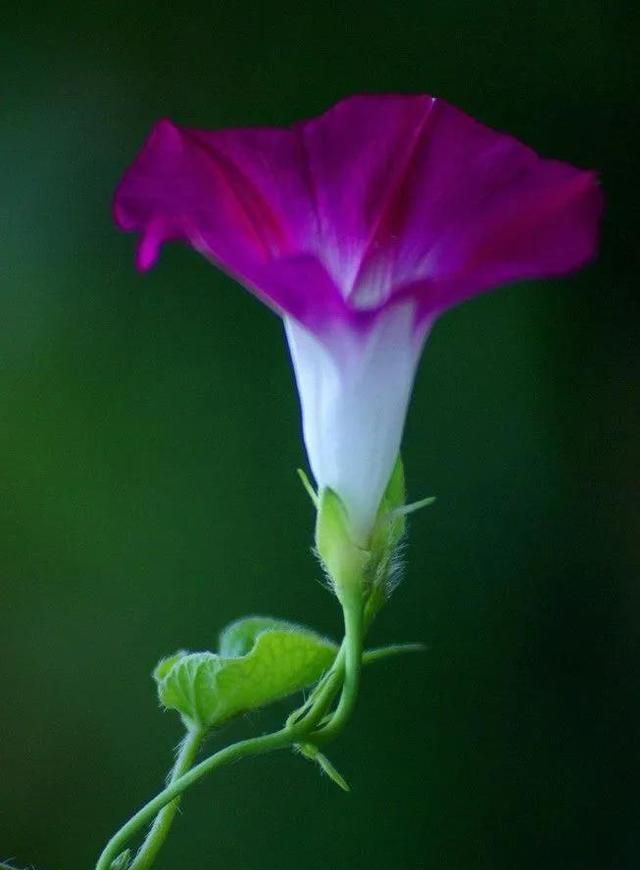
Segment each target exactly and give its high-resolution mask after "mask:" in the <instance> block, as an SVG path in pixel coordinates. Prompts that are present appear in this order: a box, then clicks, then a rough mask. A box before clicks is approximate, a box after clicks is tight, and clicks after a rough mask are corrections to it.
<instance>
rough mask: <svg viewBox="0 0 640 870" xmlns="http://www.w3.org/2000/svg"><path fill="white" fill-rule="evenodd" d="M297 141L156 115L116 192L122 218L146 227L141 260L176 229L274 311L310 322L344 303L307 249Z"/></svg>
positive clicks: (146, 261) (310, 223) (309, 227)
mask: <svg viewBox="0 0 640 870" xmlns="http://www.w3.org/2000/svg"><path fill="white" fill-rule="evenodd" d="M299 149H300V145H299V141H298V137H297V136H295V135H294V134H293V133H292V132H291V131H286V130H269V129H264V130H262V129H246V130H226V131H220V132H214V133H207V132H202V131H198V130H185V129H181V128H178V127H176V126H175V125H174V124H172V123H171V122H170V121H167V120H163V121H160V122H159V123H158V124H157V125H156V127H155V128H154V130H153V132H152V133H151V135H150V137H149V139H148V140H147V142H146V144H145V147H144V148H143V150H142V151H141V153H140V154H139V156H138V157H137V159H136V161H135V162H134V163H133V165H132V166H131V167H130V169H129V170H128V172H127V173H126V175H125V177H124V179H123V181H122V182H121V184H120V186H119V188H118V190H117V192H116V196H115V201H114V213H115V218H116V221H117V223H118V224H119V226H120V227H122V229H125V230H133V231H137V232H140V233H141V234H142V235H141V241H140V243H139V247H138V256H137V264H138V267H139V268H140V269H143V270H145V269H148V268H150V267H151V266H152V265H153V264H154V263H155V261H156V259H157V257H158V254H159V250H160V247H161V246H162V244H163V243H164V242H166V241H170V240H175V239H180V240H183V241H186V242H188V243H190V244H191V245H192V246H193V247H194V248H196V249H197V250H199V251H200V252H202V253H203V254H205V255H206V256H208V257H210V258H211V259H212V260H214V261H215V262H216V263H218V264H219V265H220V266H221V267H222V268H224V269H225V270H227V271H228V272H230V273H231V274H232V275H233V276H234V277H236V278H237V279H238V280H239V281H241V282H243V283H245V284H246V285H247V286H249V287H250V288H251V289H252V290H254V291H255V292H256V293H257V294H258V295H259V296H261V298H263V299H264V300H265V301H266V302H268V303H269V304H271V305H272V306H273V307H275V308H276V309H277V310H278V311H279V312H280V313H290V314H291V315H292V316H296V317H300V318H301V319H302V320H304V322H308V323H315V322H317V321H318V320H323V319H325V318H326V316H327V315H328V314H331V312H333V313H335V311H334V309H341V308H342V307H344V303H343V301H342V296H341V294H340V291H339V290H338V288H337V287H336V286H335V285H334V284H333V282H332V280H331V278H330V277H329V275H328V274H327V272H326V270H325V269H324V267H323V265H322V263H321V262H320V261H318V260H317V259H316V258H314V257H313V256H312V255H311V254H310V253H306V252H305V245H304V241H303V239H304V238H305V237H306V236H307V235H308V233H309V232H310V231H313V229H314V228H315V215H314V212H313V209H312V206H311V199H310V197H309V196H308V193H307V186H306V181H305V180H304V178H303V177H302V176H301V174H300V173H299V171H298V169H299V165H300V157H299ZM276 264H277V268H276Z"/></svg>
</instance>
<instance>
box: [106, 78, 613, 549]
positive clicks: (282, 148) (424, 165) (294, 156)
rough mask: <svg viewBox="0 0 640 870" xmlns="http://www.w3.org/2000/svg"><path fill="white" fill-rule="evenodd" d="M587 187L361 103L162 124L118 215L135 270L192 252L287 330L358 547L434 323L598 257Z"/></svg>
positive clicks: (496, 139) (318, 455)
mask: <svg viewBox="0 0 640 870" xmlns="http://www.w3.org/2000/svg"><path fill="white" fill-rule="evenodd" d="M601 206H602V200H601V193H600V190H599V188H598V184H597V181H596V177H595V175H594V173H592V172H586V171H582V170H579V169H575V168H574V167H572V166H570V165H568V164H566V163H562V162H559V161H556V160H543V159H541V158H540V157H538V156H537V155H536V154H535V153H534V152H533V151H531V150H530V149H529V148H527V147H526V146H525V145H522V144H521V143H520V142H518V141H517V140H515V139H513V138H512V137H510V136H507V135H504V134H503V133H498V132H496V131H494V130H491V129H489V128H488V127H485V126H483V125H482V124H480V123H478V122H476V121H474V120H473V119H472V118H470V117H468V116H467V115H465V114H464V113H463V112H461V111H459V110H458V109H456V108H454V107H453V106H450V105H448V104H447V103H445V102H443V101H442V100H439V99H435V98H434V97H429V96H398V95H384V96H356V97H350V98H348V99H345V100H343V101H342V102H340V103H338V104H337V105H336V106H334V107H333V108H331V109H329V111H327V112H326V113H325V114H324V115H321V116H320V117H318V118H314V119H313V120H310V121H304V122H302V123H298V124H294V125H293V126H291V127H288V128H285V129H271V128H246V129H234V130H219V131H213V132H207V131H203V130H192V129H185V128H181V127H177V126H175V125H174V124H173V123H171V122H170V121H168V120H162V121H160V122H159V123H158V124H157V125H156V127H155V128H154V130H153V131H152V133H151V135H150V137H149V139H148V141H147V142H146V144H145V146H144V148H143V150H142V151H141V153H140V154H139V155H138V157H137V159H136V160H135V162H134V163H133V165H132V166H131V168H130V169H129V170H128V172H127V174H126V175H125V177H124V179H123V181H122V183H121V185H120V187H119V189H118V191H117V194H116V198H115V216H116V220H117V222H118V224H119V225H120V227H122V228H123V229H125V230H133V231H137V232H139V233H141V240H140V244H139V247H138V255H137V263H138V266H139V268H140V269H143V270H144V269H148V268H150V267H151V266H152V265H153V264H154V263H155V261H156V259H157V257H158V253H159V250H160V247H161V245H162V244H163V243H164V242H166V241H169V240H173V239H180V240H183V241H186V242H188V243H189V244H190V245H192V246H193V247H194V248H196V249H197V250H198V251H200V252H201V253H202V254H204V255H205V256H206V257H208V258H209V259H210V260H212V261H213V262H214V263H215V264H216V265H218V266H220V267H221V268H222V269H224V270H225V271H226V272H228V273H229V274H231V275H232V276H233V277H234V278H236V279H237V280H238V281H239V282H240V283H242V284H244V285H245V286H246V287H247V288H248V289H249V290H251V291H252V292H253V293H255V294H256V296H258V297H259V298H260V299H262V300H263V301H264V302H266V303H267V304H268V305H270V306H271V307H272V308H274V309H275V310H276V311H277V312H278V314H280V315H281V316H282V318H283V320H284V324H285V330H286V335H287V339H288V341H289V347H290V350H291V356H292V358H293V364H294V368H295V373H296V379H297V384H298V389H299V392H300V399H301V404H302V416H303V428H304V437H305V443H306V447H307V452H308V455H309V462H310V465H311V468H312V471H313V474H314V476H315V479H316V482H317V484H318V487H319V489H323V488H324V487H331V488H332V489H333V490H334V491H335V492H336V493H337V494H338V495H339V496H340V498H341V499H342V501H343V503H344V505H345V507H346V509H347V512H348V515H349V520H350V523H351V527H352V530H353V534H354V537H355V538H356V540H358V541H359V542H360V543H363V544H366V542H367V540H368V537H369V535H370V532H371V529H372V525H373V523H374V520H375V516H376V513H377V510H378V506H379V504H380V500H381V497H382V494H383V492H384V489H385V486H386V484H387V481H388V479H389V475H390V473H391V470H392V468H393V465H394V463H395V460H396V457H397V454H398V450H399V447H400V441H401V437H402V430H403V427H404V420H405V415H406V410H407V405H408V402H409V396H410V393H411V387H412V382H413V377H414V373H415V370H416V366H417V363H418V359H419V356H420V353H421V350H422V347H423V345H424V341H425V338H426V336H427V333H428V332H429V329H430V327H431V325H432V323H433V322H434V320H435V318H436V317H437V316H438V315H439V314H441V313H442V312H443V311H444V310H446V309H447V308H449V307H450V306H452V305H455V304H457V303H458V302H461V301H462V300H464V299H467V298H469V297H470V296H473V295H475V294H476V293H480V292H482V291H485V290H490V289H492V288H495V287H497V286H499V285H501V284H505V283H508V282H511V281H517V280H522V279H527V278H540V277H545V276H550V275H559V274H562V273H564V272H567V271H569V270H571V269H575V268H577V267H579V266H581V265H583V264H584V263H586V262H587V261H588V260H589V259H590V258H591V257H592V256H593V254H594V250H595V247H596V243H597V226H598V218H599V214H600V211H601Z"/></svg>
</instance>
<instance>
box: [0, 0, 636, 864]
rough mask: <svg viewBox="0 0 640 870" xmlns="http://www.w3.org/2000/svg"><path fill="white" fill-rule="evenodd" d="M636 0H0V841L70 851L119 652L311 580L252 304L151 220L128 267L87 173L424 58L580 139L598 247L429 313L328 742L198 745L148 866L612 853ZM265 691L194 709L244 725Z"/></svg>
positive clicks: (620, 771) (105, 194) (622, 705)
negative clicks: (414, 503)
mask: <svg viewBox="0 0 640 870" xmlns="http://www.w3.org/2000/svg"><path fill="white" fill-rule="evenodd" d="M634 6H635V4H633V3H631V2H624V0H616V2H611V0H538V2H535V0H522V2H519V3H515V2H512V0H492V2H488V0H486V2H469V0H465V2H451V0H431V2H429V3H425V2H417V0H416V2H412V0H409V2H407V3H403V4H394V3H389V2H387V0H385V2H380V0H369V2H367V3H359V2H351V3H344V4H334V3H325V2H317V0H311V2H307V3H297V4H293V3H282V2H271V0H265V2H263V3H261V4H257V3H254V4H252V3H248V4H247V3H242V4H241V3H232V2H206V3H205V2H202V3H197V2H193V0H184V2H181V3H173V4H172V3H151V2H148V0H138V2H131V3H116V2H112V3H87V2H83V3H80V2H70V0H61V2H59V3H56V4H53V3H41V4H37V3H28V2H26V3H21V4H5V5H4V6H3V10H2V26H1V30H0V72H1V76H0V80H1V84H0V90H1V92H2V99H1V101H0V154H1V155H2V159H1V164H0V167H1V168H0V178H1V182H0V282H1V284H0V583H1V587H0V596H1V599H0V600H1V613H2V629H1V634H0V647H1V650H2V654H1V657H0V676H1V685H2V691H1V695H0V709H1V715H0V777H1V789H0V857H2V858H4V857H7V858H8V857H11V858H13V859H15V861H16V862H17V863H19V864H20V865H22V866H24V865H27V864H31V863H33V864H34V865H35V866H36V867H38V868H41V870H88V868H90V867H92V866H93V862H94V861H95V859H96V856H97V854H98V852H99V850H100V849H101V847H102V845H103V844H104V842H105V841H106V839H107V837H108V836H109V835H110V834H111V833H112V832H113V830H115V828H116V827H117V826H118V825H119V824H120V823H121V822H122V821H124V819H125V818H126V817H127V816H128V815H129V814H130V813H131V812H132V811H133V809H134V808H136V807H137V806H138V805H140V804H141V803H142V802H143V801H144V800H146V799H147V798H148V797H150V796H151V795H152V794H154V793H155V792H156V791H157V790H158V788H159V787H160V785H161V783H162V780H163V776H164V772H165V770H166V768H167V767H168V764H169V762H170V759H171V750H172V747H173V746H174V745H175V743H176V742H177V740H178V738H179V733H180V731H179V727H178V722H177V721H176V719H175V718H174V717H173V716H172V715H171V714H168V713H162V712H161V711H160V710H159V709H157V704H156V699H155V696H154V688H153V685H152V683H151V680H150V679H149V673H150V671H151V669H152V667H153V665H154V663H155V662H156V660H157V659H158V658H159V657H161V656H163V655H165V654H168V653H170V652H172V651H174V650H175V649H177V648H179V647H188V648H191V649H200V648H206V647H212V646H214V645H215V642H216V638H217V633H218V631H219V629H220V628H222V626H224V625H225V623H227V622H228V621H229V620H232V619H234V618H236V617H239V616H241V615H243V614H246V613H267V614H273V615H276V616H282V617H285V618H291V619H294V620H298V621H302V622H307V623H309V624H310V625H313V626H315V627H316V628H318V629H319V630H321V631H323V632H326V633H328V634H332V635H337V634H338V631H339V619H338V611H337V608H336V605H335V602H334V601H333V600H332V599H331V597H330V596H329V595H328V594H327V593H326V592H325V591H324V589H323V588H322V587H321V585H320V584H319V583H318V582H316V581H317V580H318V579H319V572H318V568H317V566H316V565H315V564H314V562H313V560H312V558H311V556H310V553H309V545H310V541H311V527H312V522H313V516H312V511H311V507H310V505H309V504H308V500H307V497H306V496H305V494H304V493H303V491H302V489H301V487H300V486H299V483H298V481H297V478H296V476H295V468H296V467H297V466H299V465H302V464H304V455H303V451H302V447H301V440H300V436H299V421H298V407H297V400H296V396H295V392H294V388H293V382H292V375H291V371H290V366H289V362H288V358H287V353H286V349H285V346H284V342H283V338H282V330H281V326H280V323H279V322H278V320H277V318H275V317H274V316H273V315H272V314H271V313H269V312H268V311H267V310H266V309H264V308H262V307H261V306H260V305H259V304H258V303H256V302H255V301H254V300H253V299H252V298H250V297H249V295H248V294H247V293H245V292H244V291H243V290H241V289H240V288H238V287H237V286H234V284H233V283H232V282H231V281H230V280H229V279H227V278H225V277H224V276H222V275H220V274H217V273H216V272H215V271H214V269H213V268H211V266H209V265H208V264H207V263H206V262H204V260H202V259H200V258H199V257H198V256H197V255H196V254H195V253H193V252H191V251H189V250H187V249H186V248H181V247H178V246H175V247H173V248H171V249H169V250H166V252H165V253H164V254H163V257H162V260H161V263H160V265H159V267H158V268H157V269H156V270H155V271H154V272H153V273H152V274H150V275H148V276H145V277H141V276H140V275H138V274H136V272H135V271H134V269H133V265H132V252H133V239H132V238H130V237H126V236H123V235H121V234H120V233H118V232H117V231H116V230H115V229H114V227H113V226H112V223H111V218H110V213H109V206H110V198H111V195H112V191H113V188H114V185H115V184H116V183H117V181H118V178H119V176H120V174H121V173H122V171H123V169H124V168H125V166H126V165H127V164H128V162H129V161H130V160H131V159H132V157H133V155H134V153H135V152H136V150H137V148H138V147H139V146H140V145H141V143H142V141H143V138H144V137H145V135H146V133H147V131H148V128H149V127H150V125H151V124H152V123H153V121H154V120H155V119H157V118H158V117H159V116H163V115H169V116H171V117H173V118H174V119H175V120H177V121H178V122H180V123H184V124H187V125H192V126H201V127H223V126H228V125H238V124H282V123H287V122H289V121H292V120H294V119H297V118H300V117H304V116H310V115H313V114H316V113H318V112H319V111H321V110H322V109H324V108H326V107H327V106H328V105H329V104H331V103H332V102H333V101H335V100H336V99H338V98H340V97H341V96H344V95H347V94H349V93H352V92H357V91H378V90H381V91H389V90H391V91H393V90H399V91H430V92H433V93H436V94H439V95H441V96H443V97H445V98H447V99H449V100H450V101H452V102H454V103H456V104H458V105H460V106H461V107H463V108H465V109H466V110H467V111H469V112H470V113H471V114H473V115H475V116H477V117H479V118H480V119H482V120H483V121H485V122H486V123H488V124H491V125H492V126H496V127H499V128H504V129H508V130H509V131H511V132H512V133H514V134H515V135H517V136H519V137H520V138H522V139H524V140H525V141H527V142H528V143H530V144H531V145H533V146H534V147H536V148H537V149H538V150H540V151H542V152H543V153H546V154H549V155H553V156H556V157H560V158H563V159H566V160H568V161H571V162H573V163H576V164H578V165H581V166H586V167H594V168H598V169H600V170H601V172H602V178H603V184H604V188H605V190H606V195H607V200H608V210H607V216H606V221H605V226H604V239H603V248H602V253H601V256H600V258H599V261H598V262H597V263H596V264H595V265H593V266H591V267H590V268H588V269H587V270H585V271H583V272H582V273H581V274H578V275H575V276H572V277H569V278H567V279H566V280H559V281H553V282H552V281H548V282H544V283H538V284H535V285H520V286H518V287H515V288H507V289H505V290H502V291H501V292H499V293H496V294H493V295H487V296H485V297H483V298H479V299H477V300H475V301H473V302H470V303H468V304H466V305H464V306H463V307H461V308H460V309H458V310H456V311H454V312H451V313H450V314H447V316H446V317H445V318H444V319H443V320H442V321H441V322H440V323H439V324H438V326H437V328H436V329H435V332H434V334H433V338H432V340H431V342H430V344H429V346H428V349H427V353H426V355H425V359H424V361H423V365H422V368H421V370H420V374H419V377H418V381H417V385H416V390H415V396H414V400H413V404H412V408H411V413H410V417H409V421H408V425H407V431H406V440H405V448H404V456H405V462H406V468H407V474H408V480H409V485H410V490H411V495H412V496H414V497H416V498H417V497H420V496H423V495H427V494H436V495H437V496H438V502H437V505H436V506H434V507H433V508H431V509H430V510H429V511H428V512H427V511H425V512H424V513H421V514H419V515H417V516H416V517H415V518H414V520H413V522H412V535H411V541H410V546H409V549H408V554H407V555H408V561H407V567H406V576H405V581H404V583H403V585H402V586H401V588H400V589H399V590H398V591H397V594H396V596H395V598H394V599H393V604H392V606H390V607H389V608H388V609H387V611H386V612H385V613H384V614H383V615H382V617H381V619H380V620H379V623H378V624H377V625H376V627H375V630H374V635H373V638H372V640H374V641H375V642H378V643H382V642H386V641H395V640H403V639H407V640H423V641H425V642H426V643H427V644H428V647H429V648H428V652H426V653H425V654H423V655H420V656H416V657H413V658H410V659H409V658H407V659H405V660H394V661H390V662H388V663H385V664H381V665H379V666H378V667H377V669H376V670H375V671H373V670H371V671H369V672H368V673H367V674H366V677H365V681H364V688H363V693H362V698H361V702H360V705H359V709H358V712H357V715H356V717H355V720H354V722H353V725H352V727H351V728H350V730H349V731H348V733H346V734H345V735H344V736H343V737H342V738H341V739H340V741H339V743H337V744H336V745H335V746H334V747H333V748H332V750H331V753H330V754H331V757H332V759H333V760H334V762H335V763H336V764H337V765H338V767H339V768H340V769H341V770H342V771H343V772H344V774H345V775H346V777H347V778H348V779H349V781H350V782H351V785H352V788H353V792H352V794H351V795H350V796H346V795H344V794H342V793H340V792H339V791H338V790H337V789H336V788H335V787H334V786H333V785H332V784H331V783H330V782H329V781H328V780H327V779H326V778H321V777H320V776H319V775H318V774H317V771H316V770H315V769H314V768H313V767H312V766H311V765H310V764H308V763H306V762H304V761H302V760H301V759H299V758H298V759H297V758H294V757H293V756H289V755H278V756H273V757H270V758H265V759H261V760H258V761H254V762H247V763H244V764H241V765H236V766H234V767H232V768H230V769H227V770H224V771H222V772H220V773H219V774H218V775H216V776H215V777H214V778H212V779H209V780H207V781H205V782H204V783H202V784H201V785H200V786H198V787H197V788H196V789H194V790H193V791H192V792H191V793H190V794H189V796H188V798H187V799H186V801H185V804H184V810H185V811H184V814H183V815H182V817H181V818H180V819H179V820H178V823H177V824H176V826H175V829H174V832H173V834H172V836H171V838H170V840H169V842H168V845H167V847H166V849H165V851H164V852H163V854H162V857H161V859H160V861H159V862H158V865H157V866H158V870H162V868H171V867H173V868H178V867H181V868H182V867H201V868H217V867H225V866H233V867H241V868H246V870H271V868H279V870H286V868H289V867H300V866H304V867H306V868H308V870H321V868H327V867H332V868H333V867H335V868H336V870H343V868H352V870H360V868H367V870H382V868H384V870H388V868H400V870H421V868H433V870H445V868H447V870H503V868H504V870H528V868H532V870H534V868H535V870H540V868H545V870H556V868H557V870H584V868H591V867H593V868H595V867H597V868H601V870H623V868H624V870H627V868H635V867H636V866H637V862H638V855H639V853H640V832H639V830H638V805H639V802H638V776H639V774H640V757H639V750H638V747H639V745H640V742H639V739H638V735H639V733H640V698H639V695H638V666H639V665H640V645H639V641H640V592H639V588H638V563H639V561H640V560H639V558H638V557H639V550H640V537H639V531H640V511H639V507H638V482H639V481H638V468H639V460H640V437H639V436H640V413H639V407H638V383H639V376H640V363H639V357H638V341H637V336H638V314H639V311H640V306H639V304H638V296H637V281H638V253H637V252H638V225H639V221H638V192H637V190H635V191H634V189H633V188H634V185H635V183H636V176H637V160H638V153H640V135H639V131H640V124H639V120H640V119H639V111H638V102H637V93H638V78H637V76H636V70H635V66H634V62H633V54H634V49H635V48H636V47H637V37H638V29H637V28H636V27H635V25H634V20H633V9H634ZM284 710H285V708H284V707H282V708H278V709H274V710H271V711H268V712H265V713H264V714H261V715H259V716H258V715H256V716H253V717H251V718H249V719H246V720H243V721H242V722H239V723H237V724H236V725H235V726H233V728H230V729H229V730H228V731H227V732H226V733H225V734H223V735H221V737H220V738H219V739H221V740H222V739H225V740H226V739H232V737H234V736H235V735H238V736H240V735H247V734H258V733H261V732H262V731H264V730H265V729H267V728H270V727H272V726H274V725H275V724H277V723H278V722H279V721H280V719H281V717H282V715H283V713H284Z"/></svg>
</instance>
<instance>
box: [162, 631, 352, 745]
mask: <svg viewBox="0 0 640 870" xmlns="http://www.w3.org/2000/svg"><path fill="white" fill-rule="evenodd" d="M336 652H337V646H336V645H335V643H333V642H332V641H330V640H328V639H327V638H324V637H322V636H321V635H319V634H316V633H315V632H313V631H310V630H309V629H307V628H304V627H302V626H299V625H295V624H293V623H290V622H283V621H280V620H275V619H270V618H268V617H257V616H253V617H247V618H245V619H241V620H238V621H237V622H234V623H232V624H231V625H229V626H228V627H227V628H226V629H225V630H224V631H223V633H222V635H221V637H220V651H219V653H211V652H197V653H186V652H178V653H177V654H176V655H174V656H171V657H170V658H168V659H163V660H162V661H161V662H160V663H159V664H158V666H157V668H156V669H155V671H154V675H153V676H154V679H155V680H156V683H157V685H158V695H159V698H160V702H161V704H162V705H163V706H164V707H168V708H169V709H172V710H177V711H178V712H179V713H180V714H181V716H182V718H183V720H184V721H185V724H186V725H187V727H197V728H214V727H217V726H219V725H221V724H222V723H223V722H225V721H226V720H228V719H230V718H231V717H232V716H236V715H237V714H239V713H243V712H246V711H248V710H255V709H257V708H259V707H264V706H266V705H267V704H270V703H272V702H273V701H277V700H278V699H280V698H284V697H286V696H287V695H291V694H293V693H294V692H298V691H300V690H301V689H304V688H306V687H307V686H310V685H312V684H313V683H315V682H316V681H317V680H318V679H320V677H321V676H322V674H323V673H324V672H325V671H326V670H327V669H328V668H329V667H330V666H331V664H332V662H333V660H334V658H335V655H336Z"/></svg>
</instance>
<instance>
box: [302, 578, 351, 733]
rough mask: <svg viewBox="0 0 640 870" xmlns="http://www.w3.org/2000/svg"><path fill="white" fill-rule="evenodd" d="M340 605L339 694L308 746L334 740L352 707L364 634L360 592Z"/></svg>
mask: <svg viewBox="0 0 640 870" xmlns="http://www.w3.org/2000/svg"><path fill="white" fill-rule="evenodd" d="M341 603H342V610H343V614H344V642H343V645H342V648H341V651H344V665H343V669H344V670H343V672H344V678H343V683H342V693H341V695H340V700H339V702H338V706H337V707H336V710H335V712H334V714H333V715H332V716H331V719H330V720H329V722H328V723H327V724H326V725H324V726H323V727H322V728H320V729H319V730H318V731H315V732H314V733H313V734H311V736H310V738H309V740H310V742H311V743H315V744H318V743H325V742H326V741H328V740H332V739H333V738H334V737H336V736H337V735H338V734H339V733H340V732H341V731H342V729H343V728H344V727H345V725H346V724H347V722H348V721H349V719H350V718H351V715H352V713H353V710H354V708H355V705H356V700H357V698H358V690H359V688H360V673H361V671H362V646H363V643H364V633H365V616H364V608H363V601H362V595H361V591H360V589H359V588H358V589H355V590H354V591H353V593H352V594H351V595H350V596H348V597H345V598H344V600H343V601H342V602H341Z"/></svg>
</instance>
